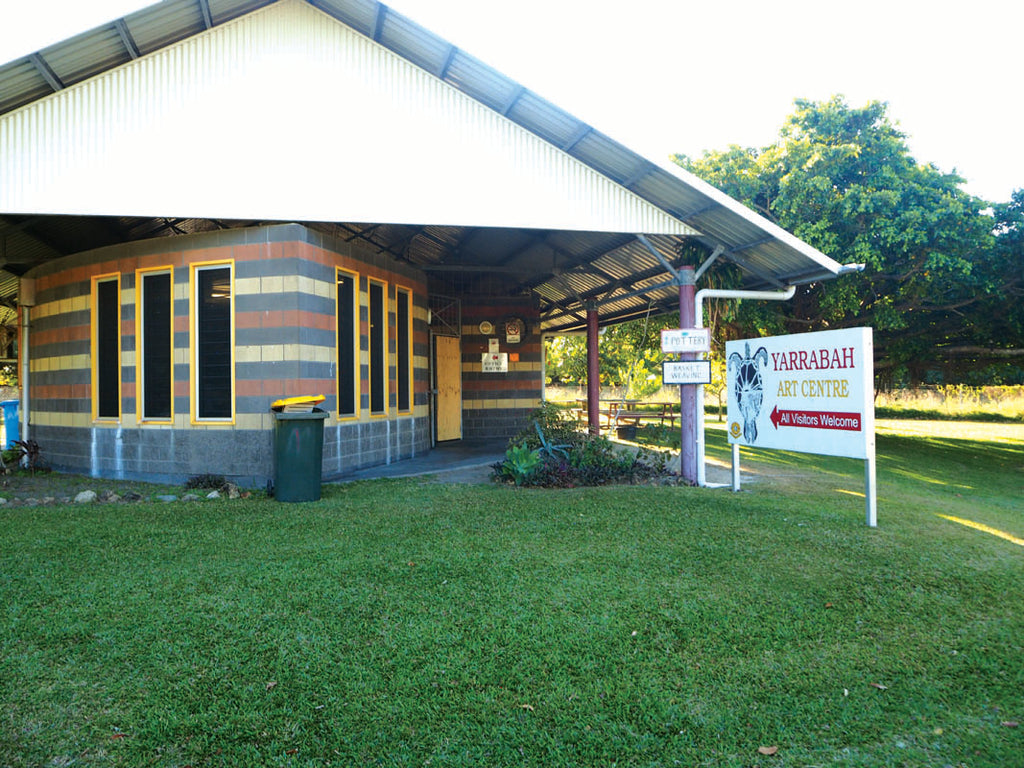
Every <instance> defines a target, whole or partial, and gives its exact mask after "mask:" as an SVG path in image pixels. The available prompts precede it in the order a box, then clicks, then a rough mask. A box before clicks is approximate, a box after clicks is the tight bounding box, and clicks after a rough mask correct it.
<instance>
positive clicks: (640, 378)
mask: <svg viewBox="0 0 1024 768" xmlns="http://www.w3.org/2000/svg"><path fill="white" fill-rule="evenodd" d="M678 327H679V317H678V315H671V314H668V315H655V316H651V317H647V318H641V319H638V320H631V321H629V322H626V323H620V324H618V325H612V326H606V327H604V328H602V329H601V333H600V335H599V337H598V346H597V348H598V366H599V370H600V375H601V384H602V386H610V387H619V388H621V389H622V390H623V392H624V394H625V396H626V397H636V398H642V397H646V396H647V395H649V394H652V393H654V392H657V391H658V390H659V389H660V388H661V363H662V361H663V360H664V359H665V355H664V354H662V352H661V330H662V329H663V328H678ZM545 355H546V364H545V370H546V372H547V381H548V383H549V384H552V383H556V384H566V385H575V386H584V385H586V383H587V338H586V336H583V335H574V336H556V337H553V338H551V339H548V341H547V344H546V348H545Z"/></svg>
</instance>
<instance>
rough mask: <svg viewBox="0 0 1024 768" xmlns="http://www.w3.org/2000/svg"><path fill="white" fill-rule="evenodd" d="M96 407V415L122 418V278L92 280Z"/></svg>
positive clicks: (93, 397)
mask: <svg viewBox="0 0 1024 768" xmlns="http://www.w3.org/2000/svg"><path fill="white" fill-rule="evenodd" d="M92 354H93V363H92V410H93V414H92V415H93V418H94V419H119V418H121V279H120V276H119V275H101V276H99V277H95V278H93V281H92Z"/></svg>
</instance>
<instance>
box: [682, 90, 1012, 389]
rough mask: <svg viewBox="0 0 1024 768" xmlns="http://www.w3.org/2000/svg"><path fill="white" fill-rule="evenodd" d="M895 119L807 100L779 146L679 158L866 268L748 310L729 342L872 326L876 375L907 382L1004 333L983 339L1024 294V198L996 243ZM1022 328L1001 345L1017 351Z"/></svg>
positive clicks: (974, 205)
mask: <svg viewBox="0 0 1024 768" xmlns="http://www.w3.org/2000/svg"><path fill="white" fill-rule="evenodd" d="M886 112H887V107H886V105H885V104H884V103H882V102H871V103H869V104H867V105H866V106H864V107H862V108H851V107H849V106H848V105H847V104H846V102H845V101H844V100H843V99H842V97H838V96H837V97H833V98H832V99H830V100H828V101H825V102H813V101H806V100H797V101H796V111H795V112H794V114H792V115H791V116H790V117H789V118H788V119H787V120H786V122H785V124H784V125H783V127H782V129H781V132H780V136H779V139H778V141H777V142H775V143H774V144H773V145H771V146H769V147H765V148H762V149H744V148H740V147H736V146H732V147H729V148H728V149H727V150H725V151H721V152H708V153H705V155H704V156H703V157H702V158H700V159H698V160H691V159H689V158H686V157H685V156H676V157H675V158H674V159H675V161H676V162H677V163H679V164H680V165H682V166H684V167H686V168H687V169H689V170H690V171H692V172H694V173H696V174H697V175H698V176H700V177H702V178H704V179H705V180H707V181H709V182H710V183H712V184H714V185H715V186H717V187H719V188H720V189H722V190H723V191H725V192H727V193H728V194H730V195H732V196H733V197H736V198H738V199H740V200H742V201H743V202H744V203H746V204H747V205H749V206H750V207H751V208H753V209H754V210H756V211H757V212H759V213H760V214H762V215H763V216H765V217H767V218H769V219H770V220H772V221H774V222H776V223H777V224H779V225H780V226H782V227H783V228H785V229H787V230H789V231H791V232H793V233H794V234H795V235H796V236H797V237H800V238H801V239H803V240H805V241H806V242H808V243H810V244H811V245H813V246H814V247H816V248H818V249H819V250H821V251H822V252H823V253H825V254H827V255H829V256H831V257H833V258H834V259H836V260H837V261H840V262H843V263H845V262H860V263H864V265H865V270H864V272H863V273H861V274H859V275H848V276H844V277H843V278H841V279H838V280H833V281H826V282H824V283H817V284H812V285H808V286H802V287H800V288H799V289H798V291H797V295H796V296H795V298H794V300H793V301H792V302H780V303H777V304H776V303H771V304H760V303H757V304H755V303H752V302H751V303H746V304H742V305H741V306H740V307H739V308H738V309H737V310H736V313H735V316H734V317H733V318H731V325H732V327H731V328H728V329H726V333H727V334H728V335H732V334H733V333H734V332H735V333H736V334H737V335H739V334H743V335H747V334H751V333H757V332H765V331H767V332H772V333H776V332H790V333H795V332H801V331H811V330H824V329H829V328H844V327H852V326H857V325H871V326H873V327H874V328H875V331H876V333H875V349H876V364H875V365H876V371H877V372H878V373H879V374H880V375H881V377H882V379H883V380H885V379H888V380H893V379H896V378H901V377H906V378H907V379H909V381H910V382H911V383H915V382H916V381H918V380H920V379H921V378H922V377H923V376H924V374H925V372H926V371H928V370H931V369H934V368H936V367H943V368H946V369H947V370H952V369H955V368H957V367H958V366H957V364H956V363H955V361H954V362H951V361H950V358H949V355H946V354H944V353H943V352H942V349H943V347H946V348H956V347H964V346H976V347H978V346H980V347H984V348H987V349H988V348H991V344H992V343H994V342H995V341H996V338H995V336H996V334H995V333H994V331H990V332H988V340H987V341H985V340H984V336H985V333H986V330H985V328H984V324H983V323H981V322H980V318H979V317H978V315H979V313H983V312H990V311H991V309H992V306H993V302H994V303H995V305H1002V302H1004V301H1006V299H1007V297H1008V296H1013V295H1015V294H1014V293H1013V292H1014V291H1015V290H1017V291H1019V286H1020V281H1019V274H1018V275H1017V276H1016V277H1015V276H1014V274H1013V272H1014V269H1013V265H1014V263H1016V265H1018V272H1019V264H1020V253H1021V251H1020V241H1019V237H1018V239H1017V240H1016V241H1014V240H1013V237H1017V236H1018V235H1019V233H1020V232H1021V225H1022V220H1021V206H1022V204H1024V200H1022V199H1020V198H1018V197H1015V200H1016V207H1013V205H1012V204H1011V205H1010V206H1007V207H1005V209H999V211H1000V214H1001V215H1003V217H1004V221H1003V226H1004V227H1005V232H1004V233H1003V234H1002V235H998V234H997V235H993V229H994V223H995V222H994V220H993V217H992V216H991V215H989V214H988V213H987V212H986V209H987V208H988V207H989V204H988V203H985V202H984V201H982V200H980V199H977V198H974V197H972V196H970V195H968V194H967V193H966V192H964V191H963V190H962V188H961V184H962V183H963V180H962V179H961V178H960V177H959V176H957V175H955V174H947V173H943V172H941V171H939V170H938V169H937V168H935V167H934V166H933V165H928V164H921V163H918V162H917V161H915V160H914V158H913V157H911V155H910V152H909V149H908V147H907V144H906V141H905V136H904V134H903V133H902V132H901V131H900V130H899V129H898V128H897V127H896V126H895V125H893V124H892V122H891V121H890V120H889V118H888V116H887V114H886ZM1011 234H1012V235H1013V237H1011ZM997 240H1002V241H1003V242H1004V245H1003V246H1002V247H996V246H997V242H996V241H997ZM1015 248H1016V250H1014V249H1015ZM1014 253H1015V254H1016V262H1014V258H1013V256H1012V254H1014ZM1015 286H1016V287H1015ZM1019 319H1020V318H1019V316H1018V317H1017V322H1018V325H1017V327H1016V328H1015V329H1014V328H1013V327H1011V328H1010V329H1009V331H1010V336H1012V338H1005V339H1004V341H1003V343H1004V344H1007V345H1009V346H1011V347H1013V346H1021V343H1020V340H1021V335H1020V328H1019ZM1014 334H1015V335H1014Z"/></svg>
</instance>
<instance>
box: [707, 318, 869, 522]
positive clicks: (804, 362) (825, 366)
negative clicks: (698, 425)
mask: <svg viewBox="0 0 1024 768" xmlns="http://www.w3.org/2000/svg"><path fill="white" fill-rule="evenodd" d="M725 358H726V366H727V374H726V380H727V387H728V397H729V400H728V403H729V405H728V413H729V416H728V429H729V442H730V443H731V444H732V446H733V487H734V489H737V490H738V488H739V471H738V469H739V460H738V456H739V446H741V445H748V446H751V447H757V448H776V449H780V450H787V451H799V452H802V453H818V454H824V455H826V456H849V457H851V458H855V459H864V462H865V465H864V485H865V493H864V496H865V499H866V507H867V524H868V525H869V526H871V527H874V526H875V525H877V522H878V521H877V502H876V492H875V405H874V350H873V342H872V334H871V329H870V328H849V329H845V330H839V331H821V332H818V333H800V334H794V335H792V336H772V337H767V338H763V339H746V340H741V341H730V342H727V343H726V345H725Z"/></svg>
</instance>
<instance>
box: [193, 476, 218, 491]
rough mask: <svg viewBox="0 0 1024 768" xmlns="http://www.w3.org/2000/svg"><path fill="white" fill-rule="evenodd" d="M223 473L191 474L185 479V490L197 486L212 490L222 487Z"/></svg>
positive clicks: (197, 487) (196, 487) (194, 488)
mask: <svg viewBox="0 0 1024 768" xmlns="http://www.w3.org/2000/svg"><path fill="white" fill-rule="evenodd" d="M224 483H225V480H224V475H212V474H204V475H193V476H192V477H190V478H189V479H188V480H186V481H185V490H186V491H191V490H196V489H199V488H204V489H205V488H209V489H212V490H219V489H220V488H223V487H224Z"/></svg>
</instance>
